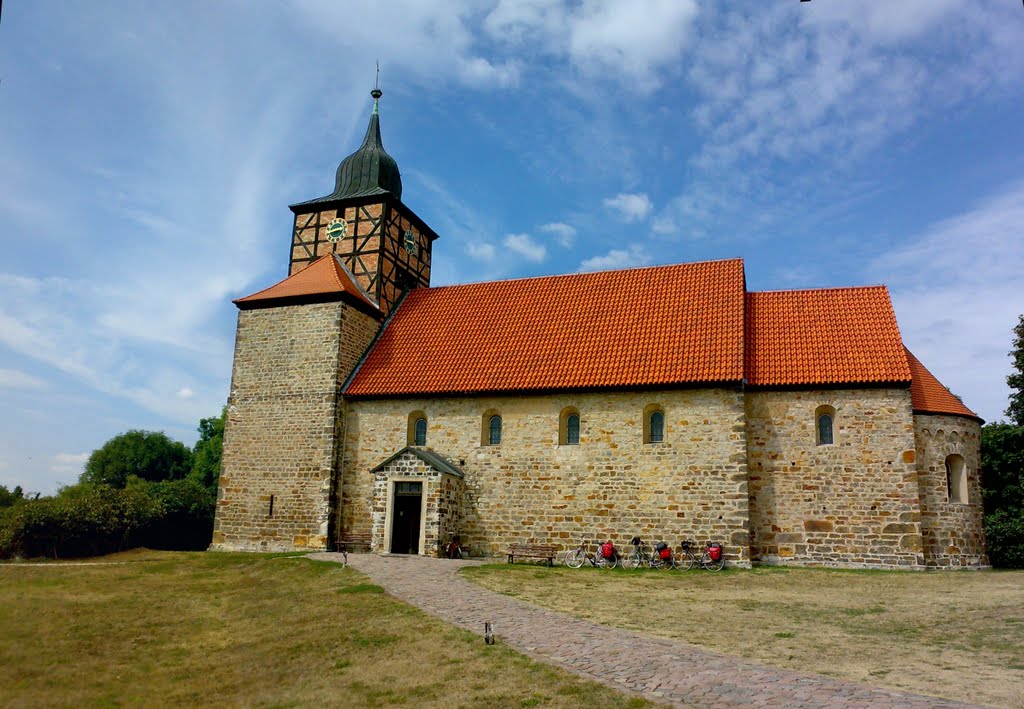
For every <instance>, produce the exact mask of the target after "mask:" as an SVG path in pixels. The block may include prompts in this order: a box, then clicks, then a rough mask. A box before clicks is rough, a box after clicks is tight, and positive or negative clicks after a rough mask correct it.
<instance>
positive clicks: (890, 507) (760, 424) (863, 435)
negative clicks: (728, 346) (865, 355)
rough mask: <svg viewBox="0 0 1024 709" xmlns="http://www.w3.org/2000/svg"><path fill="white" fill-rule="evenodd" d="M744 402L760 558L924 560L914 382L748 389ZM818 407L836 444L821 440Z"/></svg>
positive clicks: (872, 562) (893, 563) (875, 563)
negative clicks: (830, 420)
mask: <svg viewBox="0 0 1024 709" xmlns="http://www.w3.org/2000/svg"><path fill="white" fill-rule="evenodd" d="M746 406H747V446H748V451H749V470H750V519H751V533H752V554H753V557H754V559H755V561H761V562H764V563H784V564H791V565H822V566H871V567H886V568H893V567H908V566H918V565H921V564H923V562H924V556H923V548H922V537H921V506H920V504H919V501H918V481H917V466H916V464H915V457H916V453H915V442H914V421H913V416H912V414H911V403H910V391H909V389H883V388H878V389H830V390H815V391H759V392H748V393H747V402H746ZM821 406H829V407H832V408H833V409H834V410H835V423H834V444H833V445H816V441H817V439H816V424H815V418H816V411H817V410H818V408H819V407H821Z"/></svg>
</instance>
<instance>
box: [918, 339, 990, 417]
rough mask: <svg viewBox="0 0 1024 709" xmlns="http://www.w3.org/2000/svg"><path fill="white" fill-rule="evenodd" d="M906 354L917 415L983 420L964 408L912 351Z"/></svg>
mask: <svg viewBox="0 0 1024 709" xmlns="http://www.w3.org/2000/svg"><path fill="white" fill-rule="evenodd" d="M906 352H907V361H908V362H909V363H910V372H911V374H912V375H913V377H914V378H913V380H912V381H911V382H910V399H911V402H912V404H911V405H912V406H913V407H914V413H915V414H916V413H922V414H950V415H953V416H970V417H972V418H976V419H978V420H979V421H980V420H981V418H980V417H979V416H978V414H976V413H974V412H973V411H971V410H970V409H968V408H967V407H966V406H964V403H963V402H962V401H960V399H958V398H957V397H955V396H954V395H953V393H952V392H951V391H950V390H949V389H947V388H946V387H945V386H943V385H942V382H940V381H939V380H938V379H936V378H935V375H934V374H932V373H931V372H929V371H928V369H927V368H926V367H925V366H924V365H923V364H921V360H919V359H918V358H917V357H915V356H914V354H913V353H912V352H911V351H910V350H907V351H906Z"/></svg>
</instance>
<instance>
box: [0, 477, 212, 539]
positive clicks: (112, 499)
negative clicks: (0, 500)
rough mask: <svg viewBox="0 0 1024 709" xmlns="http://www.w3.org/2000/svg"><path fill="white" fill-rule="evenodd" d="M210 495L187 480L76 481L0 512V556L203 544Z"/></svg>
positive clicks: (207, 531) (209, 516)
mask: <svg viewBox="0 0 1024 709" xmlns="http://www.w3.org/2000/svg"><path fill="white" fill-rule="evenodd" d="M215 504H216V498H215V495H214V493H213V491H212V490H210V489H209V488H206V487H205V486H203V485H202V484H200V483H199V482H197V481H195V480H191V479H184V480H170V481H164V482H158V483H150V482H145V481H142V480H133V481H132V482H131V483H129V485H128V486H127V487H125V488H122V489H118V488H114V487H110V486H108V485H88V484H80V485H75V486H73V487H70V488H67V489H65V490H63V491H62V492H61V493H60V494H59V495H57V496H56V497H45V498H40V499H38V500H25V501H22V502H19V503H18V504H16V505H14V506H12V507H9V508H7V509H6V510H4V511H3V513H2V515H0V557H3V558H10V557H41V556H48V557H53V558H70V557H81V556H97V555H100V554H109V553H111V552H115V551H121V550H124V549H131V548H133V547H138V546H146V547H150V548H154V549H205V548H206V546H207V545H209V543H210V537H211V535H212V532H213V513H214V508H215Z"/></svg>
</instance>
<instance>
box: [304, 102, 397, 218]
mask: <svg viewBox="0 0 1024 709" xmlns="http://www.w3.org/2000/svg"><path fill="white" fill-rule="evenodd" d="M381 94H382V92H381V90H380V89H378V88H374V90H373V91H371V92H370V95H371V96H373V113H371V114H370V124H369V125H368V126H367V127H366V135H365V136H364V137H363V144H362V145H360V146H359V149H358V150H356V151H355V152H354V153H352V154H351V155H349V156H348V157H347V158H345V159H344V160H342V161H341V164H340V165H338V172H337V174H336V175H335V179H334V192H332V193H331V194H329V195H327V196H325V197H321V198H320V199H316V200H312V201H313V202H327V201H333V200H336V199H346V198H348V197H365V196H369V195H375V194H385V193H389V194H392V195H394V196H395V197H398V198H399V199H401V198H402V175H401V173H399V171H398V163H397V162H395V159H394V158H393V157H391V156H390V155H388V154H387V152H385V150H384V143H383V142H382V141H381V138H380V116H379V115H378V114H377V101H378V99H380V97H381Z"/></svg>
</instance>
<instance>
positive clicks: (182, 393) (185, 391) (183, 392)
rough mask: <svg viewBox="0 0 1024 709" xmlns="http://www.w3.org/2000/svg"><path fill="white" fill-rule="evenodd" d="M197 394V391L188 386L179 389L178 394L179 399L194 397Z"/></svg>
mask: <svg viewBox="0 0 1024 709" xmlns="http://www.w3.org/2000/svg"><path fill="white" fill-rule="evenodd" d="M195 395H196V393H195V392H194V391H192V390H191V389H189V388H188V387H182V388H181V389H178V394H177V396H178V398H179V399H192V398H194V397H195Z"/></svg>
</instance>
